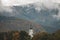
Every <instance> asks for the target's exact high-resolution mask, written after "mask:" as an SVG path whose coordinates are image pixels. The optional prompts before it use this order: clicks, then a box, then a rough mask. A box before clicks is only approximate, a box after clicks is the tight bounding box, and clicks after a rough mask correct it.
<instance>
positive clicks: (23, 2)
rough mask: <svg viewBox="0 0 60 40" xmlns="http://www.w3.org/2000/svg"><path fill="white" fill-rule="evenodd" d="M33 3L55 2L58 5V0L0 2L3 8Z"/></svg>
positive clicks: (7, 0)
mask: <svg viewBox="0 0 60 40" xmlns="http://www.w3.org/2000/svg"><path fill="white" fill-rule="evenodd" d="M35 2H45V3H46V2H56V3H60V0H1V3H2V4H3V5H4V6H13V5H15V6H16V5H25V4H30V3H35Z"/></svg>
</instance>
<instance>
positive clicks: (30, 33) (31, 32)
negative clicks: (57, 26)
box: [29, 28, 34, 38]
mask: <svg viewBox="0 0 60 40" xmlns="http://www.w3.org/2000/svg"><path fill="white" fill-rule="evenodd" d="M33 34H34V32H33V28H30V29H29V35H30V36H31V38H32V37H33Z"/></svg>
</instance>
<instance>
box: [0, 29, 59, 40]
mask: <svg viewBox="0 0 60 40" xmlns="http://www.w3.org/2000/svg"><path fill="white" fill-rule="evenodd" d="M0 40H60V30H58V31H56V32H54V33H47V32H38V33H35V34H34V37H33V38H32V39H31V36H30V35H29V34H28V33H27V32H26V31H20V32H19V31H10V32H0Z"/></svg>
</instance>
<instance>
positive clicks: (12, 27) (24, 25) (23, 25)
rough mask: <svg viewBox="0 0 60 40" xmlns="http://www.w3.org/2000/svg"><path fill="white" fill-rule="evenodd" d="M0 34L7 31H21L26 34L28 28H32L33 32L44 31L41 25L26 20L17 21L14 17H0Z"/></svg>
mask: <svg viewBox="0 0 60 40" xmlns="http://www.w3.org/2000/svg"><path fill="white" fill-rule="evenodd" d="M0 19H1V20H0V32H7V31H21V30H25V31H27V32H28V30H29V28H30V27H32V28H33V29H34V31H35V32H38V31H45V30H44V29H43V28H42V26H41V25H39V24H36V23H32V22H30V21H27V20H23V19H18V18H14V17H5V16H0Z"/></svg>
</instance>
